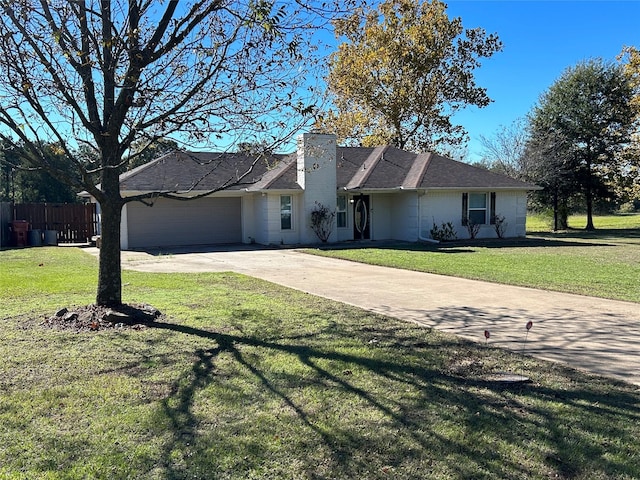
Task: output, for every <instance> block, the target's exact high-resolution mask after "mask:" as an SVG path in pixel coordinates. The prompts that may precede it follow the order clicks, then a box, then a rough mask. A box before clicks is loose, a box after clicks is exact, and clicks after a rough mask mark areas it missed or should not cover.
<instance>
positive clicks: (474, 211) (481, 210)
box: [467, 193, 487, 225]
mask: <svg viewBox="0 0 640 480" xmlns="http://www.w3.org/2000/svg"><path fill="white" fill-rule="evenodd" d="M467 218H469V221H470V222H471V223H472V224H474V225H484V224H485V223H487V194H486V193H470V194H469V216H468V217H467Z"/></svg>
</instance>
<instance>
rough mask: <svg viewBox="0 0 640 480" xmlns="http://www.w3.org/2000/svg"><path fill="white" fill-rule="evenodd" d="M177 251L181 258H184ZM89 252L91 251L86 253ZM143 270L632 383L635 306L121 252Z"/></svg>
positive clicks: (294, 260) (306, 264) (253, 255)
mask: <svg viewBox="0 0 640 480" xmlns="http://www.w3.org/2000/svg"><path fill="white" fill-rule="evenodd" d="M182 252H184V250H183V251H182ZM94 253H96V252H94ZM122 264H123V267H124V268H127V269H132V270H139V271H146V272H203V271H211V272H220V271H234V272H238V273H243V274H246V275H251V276H253V277H258V278H262V279H264V280H268V281H270V282H274V283H278V284H281V285H285V286H288V287H291V288H295V289H297V290H302V291H305V292H308V293H312V294H314V295H320V296H323V297H326V298H330V299H334V300H338V301H340V302H344V303H348V304H351V305H355V306H358V307H362V308H364V309H367V310H370V311H372V312H376V313H381V314H384V315H389V316H392V317H396V318H400V319H403V320H409V321H413V322H417V323H419V324H421V325H424V326H428V327H434V328H437V329H438V330H442V331H445V332H449V333H453V334H456V335H459V336H462V337H464V338H468V339H471V340H474V341H479V342H484V331H485V330H489V331H490V332H491V339H490V342H491V344H492V345H494V346H497V347H504V348H511V349H514V350H519V349H522V342H523V340H524V336H525V333H526V329H525V325H526V323H527V322H528V321H530V320H531V321H533V328H532V329H531V331H530V332H529V336H528V342H527V348H526V352H527V354H530V355H535V356H537V357H539V358H543V359H547V360H552V361H555V362H563V363H565V364H568V365H570V366H572V367H576V368H581V369H583V370H587V371H591V372H594V373H598V374H602V375H607V376H611V377H615V378H619V379H622V380H625V381H627V382H631V383H635V384H637V385H640V321H639V320H640V305H638V304H635V303H629V302H620V301H613V300H603V299H599V298H593V297H584V296H579V295H570V294H563V293H556V292H547V291H542V290H535V289H529V288H521V287H511V286H505V285H498V284H492V283H487V282H479V281H473V280H464V279H460V278H454V277H445V276H440V275H432V274H427V273H418V272H411V271H406V270H399V269H394V268H385V267H376V266H370V265H364V264H359V263H353V262H349V261H345V260H337V259H330V258H324V257H317V256H313V255H308V254H304V253H301V252H297V251H295V250H284V249H247V250H234V251H228V250H223V249H221V250H218V251H212V250H208V251H201V252H192V253H181V251H180V250H175V251H173V252H172V253H171V254H170V255H166V254H165V255H159V256H154V255H150V254H147V253H141V252H123V258H122Z"/></svg>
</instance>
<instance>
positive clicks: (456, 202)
mask: <svg viewBox="0 0 640 480" xmlns="http://www.w3.org/2000/svg"><path fill="white" fill-rule="evenodd" d="M463 192H464V191H463V190H456V191H438V190H435V191H434V190H432V191H429V192H427V193H426V194H425V195H424V196H422V197H421V201H420V235H421V236H422V237H423V238H430V237H431V233H430V230H431V228H432V227H433V225H434V222H435V224H436V225H438V226H440V225H442V224H443V223H447V222H451V223H452V224H453V226H454V228H455V231H456V235H457V237H458V238H459V239H465V238H469V232H468V231H467V229H466V227H465V226H464V225H462V194H463ZM482 193H487V209H489V208H490V205H489V193H490V191H487V192H482ZM496 215H502V216H504V217H505V221H506V223H507V226H506V229H505V237H523V236H525V234H526V215H527V193H526V192H521V191H497V192H496ZM477 238H497V235H496V232H495V229H494V226H493V225H488V224H487V225H482V226H481V227H480V231H479V232H478V236H477Z"/></svg>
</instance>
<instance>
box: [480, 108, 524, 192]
mask: <svg viewBox="0 0 640 480" xmlns="http://www.w3.org/2000/svg"><path fill="white" fill-rule="evenodd" d="M527 139H528V137H527V128H526V120H525V119H523V118H519V119H517V120H515V121H514V122H513V123H511V124H510V125H508V126H501V127H500V128H499V129H498V131H496V133H495V134H494V136H493V137H485V136H484V135H480V143H481V144H482V147H483V159H482V162H481V164H480V166H483V167H485V168H487V169H489V170H492V171H494V172H497V173H501V174H503V175H507V176H509V177H512V178H517V179H521V180H527V179H528V175H529V170H530V166H529V164H528V156H527V155H525V150H526V145H527Z"/></svg>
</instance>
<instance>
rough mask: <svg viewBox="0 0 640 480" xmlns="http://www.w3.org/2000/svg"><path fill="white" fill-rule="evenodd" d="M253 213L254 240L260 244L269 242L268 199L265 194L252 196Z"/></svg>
mask: <svg viewBox="0 0 640 480" xmlns="http://www.w3.org/2000/svg"><path fill="white" fill-rule="evenodd" d="M253 214H254V218H255V222H256V223H255V232H254V233H255V237H254V238H255V241H256V243H260V244H262V245H268V244H269V230H268V228H267V225H268V201H267V196H266V194H256V195H255V196H254V198H253Z"/></svg>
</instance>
